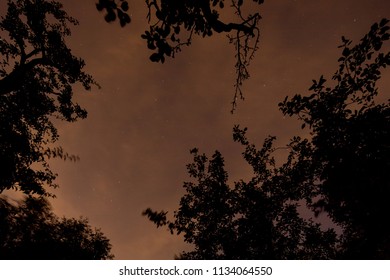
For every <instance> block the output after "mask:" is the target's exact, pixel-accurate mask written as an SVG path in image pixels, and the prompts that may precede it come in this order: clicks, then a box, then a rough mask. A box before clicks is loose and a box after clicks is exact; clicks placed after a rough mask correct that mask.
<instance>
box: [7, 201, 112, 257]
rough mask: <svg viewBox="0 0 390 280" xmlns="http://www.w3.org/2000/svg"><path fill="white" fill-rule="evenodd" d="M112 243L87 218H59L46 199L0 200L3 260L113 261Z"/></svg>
mask: <svg viewBox="0 0 390 280" xmlns="http://www.w3.org/2000/svg"><path fill="white" fill-rule="evenodd" d="M110 250H111V244H110V243H109V240H108V239H107V237H106V236H104V234H103V233H102V232H101V231H100V230H99V229H93V228H92V227H91V226H90V225H89V223H88V220H87V219H74V218H72V219H67V218H58V217H57V216H55V215H54V213H53V212H52V209H51V207H50V204H49V202H48V201H47V200H46V199H45V198H43V197H40V198H33V197H26V198H25V199H24V200H23V201H18V202H15V201H12V200H10V199H7V198H5V197H0V259H17V260H29V259H40V260H101V259H112V257H113V255H112V254H110Z"/></svg>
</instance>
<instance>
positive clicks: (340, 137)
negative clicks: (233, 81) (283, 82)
mask: <svg viewBox="0 0 390 280" xmlns="http://www.w3.org/2000/svg"><path fill="white" fill-rule="evenodd" d="M388 23H389V20H387V19H383V20H382V21H380V22H379V23H375V24H374V25H372V27H371V29H370V31H369V32H368V33H367V34H366V35H365V36H364V37H363V39H362V40H361V41H360V42H359V43H358V44H357V45H355V46H351V44H352V42H351V41H350V40H348V39H346V38H344V37H343V38H342V45H341V46H340V48H341V49H342V56H341V57H340V59H339V60H338V61H339V63H340V64H339V68H338V70H337V72H336V73H335V75H334V76H333V82H332V83H330V85H329V84H327V83H326V80H325V78H324V77H323V76H321V77H320V79H319V80H313V85H312V86H311V87H310V89H309V91H311V92H312V94H310V95H305V96H302V95H300V94H297V95H295V96H293V97H292V98H288V97H286V99H285V100H284V101H283V102H281V103H280V104H279V107H280V109H281V111H282V112H283V114H285V115H288V116H297V117H298V119H299V120H300V121H301V122H302V128H305V127H306V129H308V130H309V132H310V138H302V137H299V136H295V137H293V138H292V140H291V142H290V143H289V144H288V145H287V147H286V148H287V149H288V150H289V154H288V157H287V160H286V162H284V163H283V164H277V162H276V160H275V157H274V152H275V150H276V148H275V147H274V145H273V141H274V140H275V137H269V138H267V139H266V140H265V141H264V144H263V146H262V148H260V149H257V148H256V146H255V145H254V144H251V143H250V142H249V141H248V139H247V137H246V131H247V129H246V128H244V129H241V128H240V127H239V126H235V127H234V132H233V138H234V141H236V142H239V143H241V144H242V145H243V146H244V148H245V150H244V152H243V157H244V159H245V161H246V162H247V163H248V164H249V165H250V166H251V167H252V169H253V174H254V175H253V178H252V179H251V180H250V181H249V182H245V181H243V180H240V181H238V182H235V183H234V186H233V187H231V186H229V185H228V183H227V182H228V174H227V172H226V171H225V168H224V160H223V157H222V155H221V154H220V153H219V152H218V151H217V152H215V153H214V155H213V156H212V158H211V159H208V158H207V157H206V155H204V154H199V152H198V150H197V149H193V150H192V151H191V153H192V154H193V155H194V162H193V163H192V164H189V165H188V166H187V168H188V172H189V175H190V177H192V178H194V180H195V182H194V181H191V182H186V183H184V186H183V187H184V189H185V191H186V193H185V195H184V196H183V197H182V199H181V201H180V207H179V209H178V210H177V211H175V212H174V215H173V220H169V219H168V218H167V212H165V211H161V212H156V211H153V210H151V209H150V208H149V209H147V210H146V211H144V213H143V214H144V215H146V216H147V217H148V218H149V219H150V220H151V221H152V222H154V223H155V224H156V225H157V227H159V226H166V227H168V229H169V230H170V232H171V233H172V234H173V233H177V234H183V235H184V240H185V242H187V243H190V244H193V245H194V250H193V251H189V252H183V253H182V254H181V258H184V259H259V258H265V259H322V258H324V259H333V258H340V259H383V258H386V259H387V258H389V257H390V231H389V229H388V227H387V226H386V222H385V221H386V219H387V216H388V212H389V211H388V207H387V198H388V197H389V195H390V185H389V182H390V180H389V176H388V170H389V168H390V162H389V160H388V159H389V156H390V154H389V153H390V149H389V143H390V134H389V127H390V100H388V101H387V102H384V103H378V102H377V98H376V97H377V95H378V88H377V86H376V82H377V81H378V80H379V79H380V77H381V70H382V69H383V68H385V67H387V66H389V65H390V53H389V52H387V53H382V52H380V50H381V47H382V45H383V43H384V42H386V41H387V40H388V39H389V38H390V33H389V29H390V27H389V26H388ZM304 209H306V210H305V211H309V210H311V211H312V213H313V216H318V215H320V214H322V215H328V216H329V217H330V219H331V220H332V221H333V223H334V224H335V225H337V226H338V227H340V228H341V232H340V233H336V231H335V230H334V229H332V228H330V229H324V228H323V227H321V225H320V224H319V223H316V222H315V221H314V220H313V219H304V218H303V217H302V215H301V214H300V211H304Z"/></svg>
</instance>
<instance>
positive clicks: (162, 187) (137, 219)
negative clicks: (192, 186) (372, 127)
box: [51, 0, 390, 259]
mask: <svg viewBox="0 0 390 280" xmlns="http://www.w3.org/2000/svg"><path fill="white" fill-rule="evenodd" d="M62 2H64V6H65V10H66V11H67V12H68V13H69V14H70V15H72V16H74V17H75V18H77V19H78V20H79V21H80V25H79V26H77V27H75V28H73V29H72V30H73V34H72V37H70V38H69V39H68V42H69V45H70V46H71V48H72V50H73V52H74V54H75V55H77V56H79V57H82V58H83V59H84V60H85V62H86V64H87V66H86V71H87V72H89V73H90V74H92V75H93V76H94V78H95V79H96V80H97V81H98V83H99V84H100V85H101V87H102V88H101V89H100V90H99V89H97V88H93V89H92V91H91V92H84V91H83V90H81V87H78V88H75V93H76V94H75V95H76V100H78V102H79V103H80V104H81V105H82V106H83V107H84V108H85V109H87V111H88V118H87V119H85V120H81V121H78V122H76V123H64V122H58V128H59V133H60V141H59V142H58V144H59V145H62V146H63V148H64V149H65V150H66V151H67V152H68V153H72V154H76V155H78V156H79V157H80V161H79V162H76V163H72V162H68V161H67V162H62V161H61V160H59V159H58V160H53V161H52V163H51V165H52V167H53V169H54V170H55V171H56V172H57V173H58V174H59V175H58V179H57V182H58V184H59V185H60V188H59V189H58V190H55V191H54V193H55V194H56V195H57V198H56V199H53V200H51V202H52V204H53V207H54V211H55V213H57V214H58V215H60V216H62V215H65V216H67V217H80V216H83V217H87V218H89V220H90V223H91V225H92V226H94V227H98V228H101V229H102V231H103V232H104V233H105V234H106V236H107V237H108V238H109V239H110V240H111V243H112V245H113V250H112V252H113V253H114V254H115V258H116V259H172V258H173V257H174V255H175V254H178V253H180V252H181V251H182V250H183V249H185V248H186V246H187V245H185V244H184V242H183V239H182V237H181V236H179V237H176V236H171V235H170V234H169V232H168V231H167V230H166V229H165V228H159V229H156V227H155V225H154V224H152V223H151V222H149V221H148V220H147V219H146V218H145V217H143V216H142V215H141V213H142V211H143V210H144V209H146V208H147V207H151V208H153V209H155V210H162V209H164V210H166V211H169V213H171V214H172V211H173V210H175V209H177V207H178V204H179V199H180V197H181V196H182V195H183V188H182V185H183V182H184V181H186V180H189V176H188V175H187V172H186V164H188V163H190V162H191V160H192V158H191V155H190V153H189V150H190V149H191V148H194V147H198V148H199V149H200V151H201V152H205V153H206V154H208V155H209V156H211V155H212V153H213V152H214V151H215V150H219V151H220V152H221V153H222V154H223V156H224V157H225V160H226V168H227V170H228V172H229V176H230V177H229V179H230V182H231V184H232V183H233V182H234V181H236V180H238V179H241V178H248V177H249V176H250V175H251V169H250V166H249V165H247V164H246V163H245V162H244V160H243V159H242V158H241V152H242V151H243V149H242V147H241V146H240V145H239V144H237V143H234V142H233V139H232V128H233V126H234V125H235V124H240V125H241V126H242V127H248V129H249V133H248V137H249V139H250V141H251V142H254V143H256V144H257V145H259V146H260V145H261V144H262V141H263V139H264V138H265V137H266V136H268V135H275V136H277V139H278V140H277V142H276V145H277V146H278V145H279V146H283V145H285V144H286V143H287V142H288V140H289V139H290V138H291V137H292V136H294V135H298V134H300V135H305V133H307V131H302V130H300V125H299V124H298V122H297V121H296V120H294V119H289V118H284V117H283V115H282V114H281V112H280V111H279V110H278V107H277V104H278V102H280V101H282V100H283V99H284V97H285V96H286V95H290V96H291V95H293V94H296V93H307V92H308V91H307V89H308V88H309V87H310V86H311V83H312V82H311V80H312V79H318V78H319V77H320V75H321V74H324V76H325V78H331V76H332V75H333V74H334V72H335V71H336V68H337V59H338V58H339V56H340V50H339V49H338V48H337V46H338V45H340V42H341V36H342V35H344V36H346V37H347V38H349V39H352V40H353V41H354V42H357V41H358V40H359V39H360V38H361V37H363V35H364V34H365V33H366V32H368V30H369V28H370V26H371V25H372V24H373V23H374V22H375V21H379V20H380V19H382V18H383V17H387V18H390V1H387V0H382V1H380V0H358V1H356V0H344V1H338V0H321V1H313V0H296V1H293V0H285V1H265V2H266V3H265V4H263V5H261V6H259V9H260V10H259V12H260V14H261V15H262V17H263V19H262V20H261V24H260V30H261V41H260V49H259V50H258V52H257V54H256V57H255V59H254V61H253V62H252V64H251V66H250V68H249V71H250V74H251V78H250V79H249V80H248V81H247V82H246V83H245V85H244V94H245V101H240V102H239V103H238V108H237V110H236V112H235V113H234V114H233V115H232V114H231V113H230V110H231V101H232V98H233V94H234V88H233V84H234V79H235V72H234V71H235V69H234V63H235V59H234V48H233V46H232V45H229V44H228V40H227V38H226V36H225V35H215V36H213V37H211V38H206V39H201V38H200V37H199V38H195V40H194V41H193V44H192V45H191V46H190V47H185V48H183V51H182V52H181V53H179V54H178V55H177V57H176V58H174V59H168V60H167V61H166V62H165V63H164V64H157V63H152V62H150V61H149V59H148V57H149V56H150V54H151V52H150V51H149V50H148V49H147V48H146V44H145V41H144V40H142V39H141V38H140V35H141V34H142V33H143V31H144V30H146V29H147V20H146V14H147V10H146V6H145V3H144V1H130V9H131V13H132V20H133V21H132V23H131V24H130V26H128V27H126V28H120V26H119V24H118V23H117V22H116V23H113V24H107V23H106V22H105V21H104V18H103V17H104V15H103V14H100V13H98V12H97V10H96V8H95V5H94V4H95V2H96V1H95V0H86V1H78V0H66V1H62ZM386 46H387V48H389V44H387V45H386ZM389 78H390V72H389V70H387V71H385V72H384V73H383V76H382V79H381V81H380V83H379V86H380V94H381V95H380V98H381V99H383V100H384V99H388V98H389V96H390V93H389V89H390V79H389Z"/></svg>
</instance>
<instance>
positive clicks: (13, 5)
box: [0, 0, 96, 195]
mask: <svg viewBox="0 0 390 280" xmlns="http://www.w3.org/2000/svg"><path fill="white" fill-rule="evenodd" d="M68 24H71V25H77V24H78V23H77V21H76V20H75V19H73V18H72V17H70V16H68V15H67V13H66V12H65V11H64V10H63V9H62V5H61V4H60V3H58V2H55V1H46V0H9V1H8V9H7V12H6V14H5V15H2V16H1V18H0V31H1V35H0V36H1V37H0V54H1V59H0V157H1V167H0V193H1V192H2V191H3V190H6V189H17V190H20V191H22V192H24V193H25V194H34V193H36V194H39V195H47V194H49V193H48V192H47V190H46V189H45V188H44V187H43V186H44V185H48V186H50V187H56V185H55V183H54V179H55V177H56V175H55V174H54V173H53V172H52V171H51V170H50V167H49V165H48V163H47V161H46V159H47V158H48V157H51V156H59V157H62V158H65V159H66V158H68V159H71V160H72V159H73V160H74V159H75V157H74V156H69V155H68V154H66V153H64V152H63V151H62V149H61V148H52V149H48V144H52V143H54V142H55V141H56V140H57V139H58V133H57V130H56V128H55V126H54V124H53V122H52V120H53V117H54V118H57V119H61V120H65V121H69V122H73V121H76V120H77V119H79V118H85V117H86V115H87V113H86V111H85V110H84V109H82V108H81V107H80V106H79V105H78V104H77V103H74V102H73V99H72V96H73V86H74V84H76V83H80V84H81V85H82V86H83V87H84V88H85V89H86V90H89V89H90V88H91V85H93V84H96V83H95V81H94V80H93V79H92V77H91V76H90V75H88V74H86V73H85V72H83V70H82V69H83V67H84V61H83V60H82V59H80V58H78V57H75V56H74V55H73V54H72V52H71V50H70V49H69V48H68V46H67V45H66V43H65V37H67V36H69V35H70V34H71V33H70V29H69V28H68ZM33 166H34V167H33Z"/></svg>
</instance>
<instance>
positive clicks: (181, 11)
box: [96, 0, 263, 111]
mask: <svg viewBox="0 0 390 280" xmlns="http://www.w3.org/2000/svg"><path fill="white" fill-rule="evenodd" d="M229 2H231V3H230V5H225V3H226V1H225V0H198V1H193V0H185V1H184V0H183V1H172V0H171V1H161V0H160V1H159V0H146V5H147V7H148V15H147V17H148V21H149V30H147V31H145V33H144V34H142V36H141V37H142V38H143V39H145V40H146V42H147V46H148V48H149V49H150V50H153V51H154V53H153V54H152V55H151V56H150V60H151V61H154V62H162V63H164V61H165V58H166V57H174V56H175V54H176V53H177V52H179V51H181V47H182V46H189V45H190V44H191V42H192V40H193V37H194V35H199V36H202V37H206V36H212V35H213V33H226V34H229V35H228V38H229V42H230V43H231V44H233V45H234V46H235V49H236V54H235V57H236V65H235V68H236V74H237V76H236V81H235V94H234V98H233V102H232V106H233V107H232V111H233V110H234V109H235V107H236V105H237V99H238V98H241V99H243V93H242V89H241V86H242V83H243V81H244V80H246V79H248V78H249V72H248V69H247V68H248V66H249V63H250V61H251V60H252V58H253V56H254V53H255V52H256V50H257V49H258V43H259V38H260V33H259V28H258V25H259V21H260V19H261V16H260V14H259V13H254V14H247V15H246V14H245V13H244V12H243V10H244V9H243V7H244V1H243V0H231V1H229ZM248 2H254V3H255V5H260V4H262V3H263V0H252V1H249V0H247V1H245V4H247V5H248V7H249V5H250V4H248ZM96 6H97V9H98V10H99V11H102V10H104V9H105V10H106V11H107V13H106V16H105V19H106V21H107V22H111V21H115V19H116V17H117V16H118V18H119V22H120V24H121V26H125V25H126V24H127V23H129V22H130V17H129V16H128V14H127V13H126V12H127V10H128V7H129V6H128V2H127V1H123V0H120V1H118V0H99V2H98V3H97V4H96ZM226 6H228V7H226ZM252 8H253V7H252ZM225 10H228V11H227V13H231V14H234V15H235V16H236V17H237V19H238V22H224V21H223V20H221V15H222V13H224V11H225Z"/></svg>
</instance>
